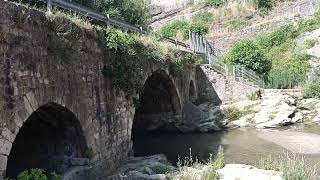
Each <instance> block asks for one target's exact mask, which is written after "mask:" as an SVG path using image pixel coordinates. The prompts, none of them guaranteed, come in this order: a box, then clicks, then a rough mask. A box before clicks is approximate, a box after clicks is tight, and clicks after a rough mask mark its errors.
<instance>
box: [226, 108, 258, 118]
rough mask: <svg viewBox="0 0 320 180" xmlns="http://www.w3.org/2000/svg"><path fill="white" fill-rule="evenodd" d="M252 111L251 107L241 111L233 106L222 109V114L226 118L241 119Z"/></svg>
mask: <svg viewBox="0 0 320 180" xmlns="http://www.w3.org/2000/svg"><path fill="white" fill-rule="evenodd" d="M250 113H252V110H251V109H249V108H246V109H244V110H243V111H241V110H240V109H238V108H236V107H234V106H231V107H228V108H225V109H223V110H222V115H223V118H224V119H228V120H229V121H235V120H238V119H240V118H241V117H243V116H245V115H248V114H250Z"/></svg>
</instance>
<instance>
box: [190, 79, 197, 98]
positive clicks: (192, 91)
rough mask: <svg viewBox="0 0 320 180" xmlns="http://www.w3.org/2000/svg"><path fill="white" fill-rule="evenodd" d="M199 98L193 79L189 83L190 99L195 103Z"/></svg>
mask: <svg viewBox="0 0 320 180" xmlns="http://www.w3.org/2000/svg"><path fill="white" fill-rule="evenodd" d="M196 99H197V93H196V88H195V85H194V82H193V81H192V80H191V81H190V85H189V101H190V102H192V103H195V101H196Z"/></svg>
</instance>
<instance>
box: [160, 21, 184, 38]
mask: <svg viewBox="0 0 320 180" xmlns="http://www.w3.org/2000/svg"><path fill="white" fill-rule="evenodd" d="M187 27H188V23H187V22H186V21H180V20H177V21H173V22H172V23H169V24H167V25H165V26H163V27H162V28H161V29H160V34H162V35H164V36H165V37H171V38H172V37H175V36H176V35H177V33H178V32H180V31H183V30H184V29H187Z"/></svg>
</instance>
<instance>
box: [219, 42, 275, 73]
mask: <svg viewBox="0 0 320 180" xmlns="http://www.w3.org/2000/svg"><path fill="white" fill-rule="evenodd" d="M225 60H226V61H227V62H228V63H230V64H240V65H243V66H245V67H247V68H249V69H252V70H254V71H256V72H257V73H259V74H268V72H269V70H270V69H271V62H270V61H269V60H268V59H267V57H266V56H265V54H264V52H263V51H262V50H261V48H260V47H259V46H258V45H257V44H256V43H255V42H254V41H251V40H240V41H238V42H237V43H235V44H234V45H233V46H232V47H231V50H230V52H229V53H228V55H227V56H226V57H225Z"/></svg>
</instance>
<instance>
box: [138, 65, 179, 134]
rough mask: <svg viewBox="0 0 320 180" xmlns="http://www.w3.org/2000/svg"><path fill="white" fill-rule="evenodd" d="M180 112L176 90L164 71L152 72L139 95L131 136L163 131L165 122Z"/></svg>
mask: <svg viewBox="0 0 320 180" xmlns="http://www.w3.org/2000/svg"><path fill="white" fill-rule="evenodd" d="M180 111H181V105H180V100H179V97H178V93H177V90H176V88H175V85H174V84H173V82H172V80H171V79H170V77H169V75H168V74H167V73H166V72H165V71H162V70H161V71H156V72H154V73H153V74H152V75H151V76H150V77H149V78H148V79H147V80H146V82H145V84H144V87H143V91H142V93H141V94H140V95H139V103H138V107H136V112H135V116H134V121H133V129H132V130H133V136H134V135H135V134H136V133H138V134H141V133H146V132H150V131H154V130H164V129H166V128H168V127H165V126H166V125H167V124H166V120H168V119H170V118H173V117H174V116H175V115H177V114H178V113H179V112H180Z"/></svg>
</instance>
